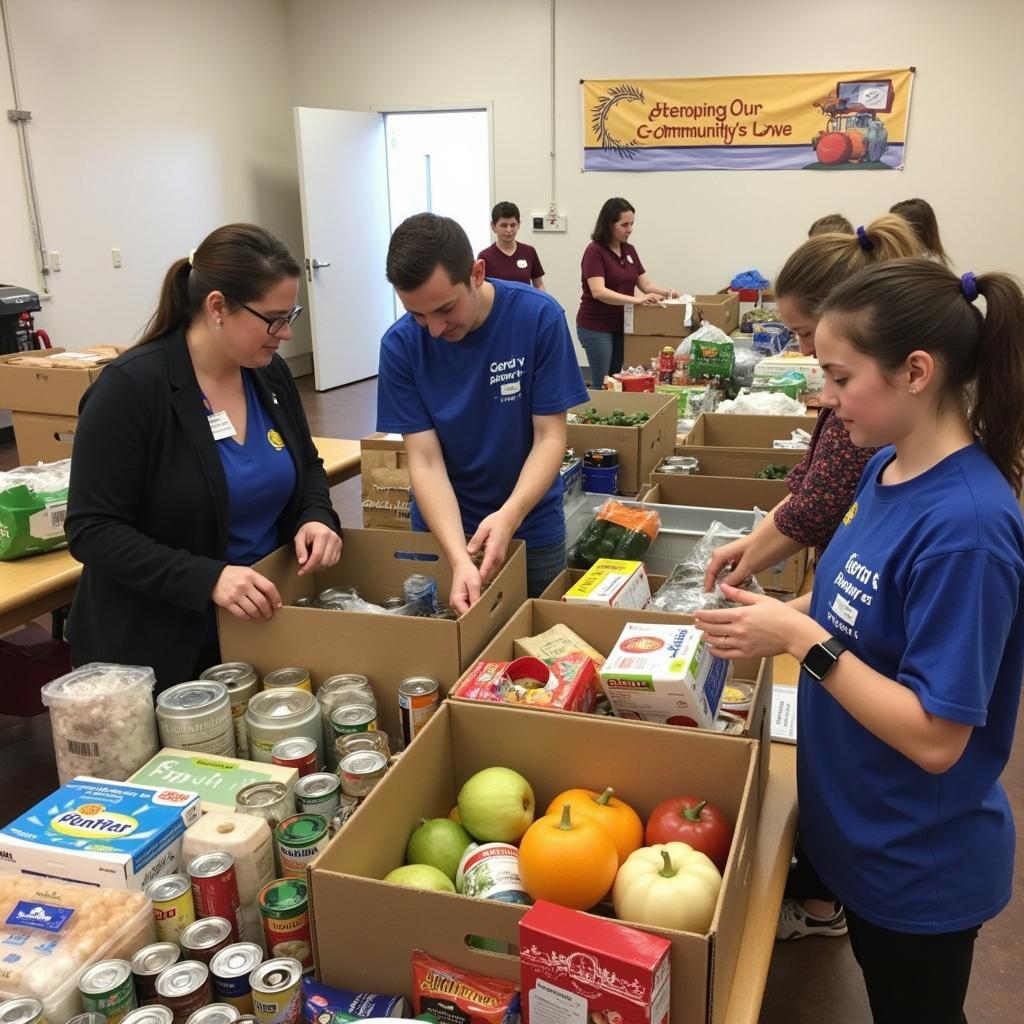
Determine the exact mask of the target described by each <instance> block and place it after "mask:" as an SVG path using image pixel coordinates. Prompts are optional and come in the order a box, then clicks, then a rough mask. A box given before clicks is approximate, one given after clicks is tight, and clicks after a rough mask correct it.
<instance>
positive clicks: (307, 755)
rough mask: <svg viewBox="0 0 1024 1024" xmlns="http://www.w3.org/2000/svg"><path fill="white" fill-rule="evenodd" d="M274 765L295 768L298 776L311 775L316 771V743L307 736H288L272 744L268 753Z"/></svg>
mask: <svg viewBox="0 0 1024 1024" xmlns="http://www.w3.org/2000/svg"><path fill="white" fill-rule="evenodd" d="M270 759H271V761H273V763H274V764H279V765H283V766H284V767H285V768H295V769H296V770H297V771H298V773H299V776H300V777H301V776H303V775H312V774H313V772H315V771H316V770H317V767H318V765H317V763H316V742H315V741H314V740H312V739H310V737H309V736H290V737H289V738H288V739H286V740H281V742H280V743H275V744H274V749H273V750H271V752H270Z"/></svg>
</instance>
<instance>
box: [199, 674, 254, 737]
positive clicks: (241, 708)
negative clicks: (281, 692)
mask: <svg viewBox="0 0 1024 1024" xmlns="http://www.w3.org/2000/svg"><path fill="white" fill-rule="evenodd" d="M199 678H200V679H212V680H213V681H214V682H217V683H223V684H224V685H225V686H226V687H227V691H228V700H230V701H231V725H232V727H233V728H234V730H235V749H236V750H237V752H238V756H239V757H248V756H249V736H248V733H246V731H245V709H246V708H247V707H248V706H249V701H250V700H251V699H252V698H253V697H254V696H255V695H256V694H257V693H259V692H260V677H259V676H258V675H257V674H256V669H254V668H253V667H252V665H250V664H249V663H248V662H245V661H226V662H224V664H223V665H213V666H211V667H210V668H208V669H206V670H205V671H203V672H200V673H199Z"/></svg>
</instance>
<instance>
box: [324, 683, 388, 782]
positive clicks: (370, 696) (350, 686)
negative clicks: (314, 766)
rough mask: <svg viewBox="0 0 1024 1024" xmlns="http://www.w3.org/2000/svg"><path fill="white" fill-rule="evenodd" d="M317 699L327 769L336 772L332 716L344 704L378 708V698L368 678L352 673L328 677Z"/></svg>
mask: <svg viewBox="0 0 1024 1024" xmlns="http://www.w3.org/2000/svg"><path fill="white" fill-rule="evenodd" d="M316 699H317V700H318V701H320V716H321V718H322V720H323V730H324V744H325V753H326V754H327V767H328V768H330V769H331V770H332V771H334V770H335V769H336V768H337V767H338V759H337V756H336V755H335V751H334V730H333V729H332V728H331V714H332V713H333V712H334V711H335V709H336V708H340V707H341V706H342V705H343V704H352V703H358V704H369V705H370V707H372V708H376V707H377V698H376V696H375V695H374V692H373V687H372V686H371V685H370V680H369V679H367V678H366V676H361V675H357V674H355V673H352V672H346V673H342V674H340V675H336V676H328V678H327V679H325V680H324V681H323V682H322V683H321V684H320V689H318V690H317V691H316Z"/></svg>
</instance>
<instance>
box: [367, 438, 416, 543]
mask: <svg viewBox="0 0 1024 1024" xmlns="http://www.w3.org/2000/svg"><path fill="white" fill-rule="evenodd" d="M359 447H360V481H361V487H362V503H363V526H364V527H367V528H371V527H372V528H374V529H380V530H408V529H409V500H410V498H411V497H412V490H411V480H410V478H409V457H408V455H407V454H406V451H405V447H404V442H403V441H402V435H401V434H379V433H378V434H369V435H368V436H366V437H364V438H362V439H361V440H360V442H359Z"/></svg>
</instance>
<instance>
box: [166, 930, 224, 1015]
mask: <svg viewBox="0 0 1024 1024" xmlns="http://www.w3.org/2000/svg"><path fill="white" fill-rule="evenodd" d="M199 923H200V922H198V921H197V922H196V924H199ZM156 993H157V995H158V996H159V997H160V1002H161V1003H163V1005H164V1006H166V1007H167V1008H168V1009H169V1010H170V1011H171V1013H172V1014H173V1015H174V1024H186V1021H187V1020H188V1019H189V1017H191V1016H192V1014H193V1013H195V1012H196V1010H198V1009H199V1008H200V1007H203V1006H206V1004H207V1003H212V1002H213V992H212V990H211V988H210V969H209V968H208V967H207V966H206V964H204V963H200V962H199V961H198V960H183V961H181V962H180V963H177V964H172V965H171V966H170V967H168V968H167V970H166V971H164V973H163V974H161V975H160V977H159V978H157V979H156Z"/></svg>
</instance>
